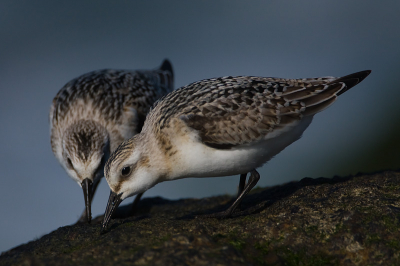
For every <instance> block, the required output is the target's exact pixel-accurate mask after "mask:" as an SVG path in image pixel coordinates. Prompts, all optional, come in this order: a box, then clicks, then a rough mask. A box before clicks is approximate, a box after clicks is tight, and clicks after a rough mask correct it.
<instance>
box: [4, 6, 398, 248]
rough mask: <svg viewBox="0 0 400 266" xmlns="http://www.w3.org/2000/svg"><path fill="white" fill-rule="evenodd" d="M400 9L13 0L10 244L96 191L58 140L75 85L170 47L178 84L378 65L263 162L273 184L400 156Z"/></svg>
mask: <svg viewBox="0 0 400 266" xmlns="http://www.w3.org/2000/svg"><path fill="white" fill-rule="evenodd" d="M399 12H400V2H399V1H386V2H379V3H378V2H376V1H372V0H369V1H367V0H356V1H319V0H315V1H254V0H253V1H197V2H194V1H161V0H158V1H112V2H111V1H107V2H106V1H64V2H60V1H27V0H25V1H23V0H20V1H10V0H3V1H1V2H0V36H1V41H0V124H1V129H0V136H1V137H0V147H1V149H2V152H1V153H0V169H1V171H0V178H1V179H0V180H1V186H0V204H1V207H0V208H1V214H2V215H1V218H0V251H5V250H8V249H10V248H12V247H14V246H16V245H19V244H22V243H24V242H27V241H30V240H33V239H35V238H38V237H40V236H42V235H43V234H46V233H49V232H51V231H52V230H54V229H57V228H58V227H60V226H65V225H69V224H71V223H74V222H76V220H77V219H78V217H79V215H80V214H81V211H82V210H83V207H84V200H83V194H82V191H81V189H80V188H79V187H78V186H77V184H76V183H75V182H74V181H72V179H70V178H69V177H68V176H67V174H66V173H65V172H64V170H63V169H62V168H61V166H60V165H59V164H58V162H57V161H56V159H55V158H54V156H53V154H52V152H51V148H50V143H49V126H48V111H49V108H50V104H51V101H52V99H53V97H54V96H55V95H56V93H57V91H58V90H59V89H60V88H61V87H62V86H63V85H64V84H65V83H67V82H68V81H69V80H71V79H72V78H75V77H77V76H79V75H81V74H83V73H86V72H89V71H92V70H96V69H102V68H118V69H148V68H155V67H157V66H159V65H160V64H161V62H162V60H163V59H164V58H169V59H170V60H171V62H172V64H173V67H174V70H175V77H176V79H175V80H176V82H175V85H176V86H175V87H176V88H177V87H180V86H183V85H186V84H188V83H190V82H194V81H197V80H200V79H204V78H211V77H219V76H225V75H257V76H274V77H283V78H303V77H316V76H343V75H347V74H350V73H353V72H356V71H360V70H365V69H372V74H371V75H370V76H369V77H368V78H367V79H366V80H364V81H363V82H362V83H361V84H359V85H357V86H356V87H355V88H353V89H351V90H350V91H348V92H346V93H345V94H343V95H342V96H341V97H340V98H339V100H338V101H337V102H336V103H335V104H334V105H333V106H332V107H330V108H329V109H327V110H325V111H324V112H323V113H321V114H319V115H317V116H315V118H314V121H313V123H312V124H311V126H310V127H309V128H308V129H307V130H306V131H305V133H304V135H303V138H302V139H300V140H299V141H297V142H295V143H294V144H292V145H291V146H289V147H288V148H287V149H285V150H284V151H283V152H282V153H281V154H279V155H278V156H276V158H274V159H273V160H271V161H270V162H269V163H268V164H267V165H265V166H264V167H263V168H261V169H260V173H261V180H260V182H259V185H260V186H270V185H275V184H282V183H285V182H288V181H291V180H298V179H301V178H303V177H306V176H308V177H319V176H325V177H332V176H334V175H335V174H339V175H347V174H355V173H357V172H359V171H364V172H365V171H373V170H379V169H384V168H399V166H400V156H399V153H400V152H399V151H398V150H397V147H399V145H398V143H399V141H398V137H397V136H398V134H397V133H398V132H399V126H398V125H399V120H400V119H399V115H400V107H399V99H400V88H399V85H398V84H399V74H398V72H399V70H400V49H399V47H400V16H399ZM396 145H397V146H396ZM385 156H386V157H385ZM371 162H379V163H377V164H375V163H371ZM238 180H239V177H238V176H236V177H222V178H212V179H210V178H203V179H193V178H189V179H185V180H179V181H174V182H166V183H162V184H159V185H157V186H156V187H154V188H153V189H151V190H150V191H148V192H146V193H145V196H146V197H153V196H162V197H166V198H170V199H177V198H182V197H197V198H200V197H205V196H210V195H218V194H226V193H229V194H234V193H235V192H236V187H237V185H238ZM108 193H109V189H108V186H107V184H106V182H105V180H103V181H102V182H101V184H100V188H99V190H98V192H97V194H96V196H95V199H94V204H93V207H92V210H93V215H94V216H96V215H99V214H101V213H103V212H104V210H105V207H106V203H107V199H108ZM126 203H130V200H129V201H128V200H127V202H126ZM126 203H125V204H126Z"/></svg>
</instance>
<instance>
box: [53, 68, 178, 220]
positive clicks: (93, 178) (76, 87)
mask: <svg viewBox="0 0 400 266" xmlns="http://www.w3.org/2000/svg"><path fill="white" fill-rule="evenodd" d="M172 90H173V70H172V66H171V63H170V62H169V61H168V60H164V62H163V64H162V65H161V67H160V68H158V69H155V70H137V71H133V70H113V69H104V70H99V71H93V72H90V73H87V74H84V75H82V76H80V77H78V78H76V79H73V80H71V81H70V82H68V83H67V84H66V85H65V86H64V87H63V88H62V89H61V90H60V91H59V92H58V93H57V95H56V97H55V98H54V99H53V104H52V106H51V109H50V134H51V136H50V139H51V148H52V150H53V153H54V155H55V157H56V158H57V160H58V161H59V162H60V164H61V165H62V166H63V167H64V169H65V171H66V172H67V173H68V175H69V176H70V177H71V178H72V179H73V180H74V181H75V182H77V183H78V185H79V186H80V187H81V188H82V189H83V194H84V199H85V210H84V211H83V213H82V215H81V217H80V219H79V221H80V222H83V221H85V220H87V221H88V222H89V223H90V221H91V202H92V199H93V196H94V193H95V191H96V188H97V186H98V184H99V182H100V179H101V178H102V177H103V176H104V165H105V163H106V161H107V160H108V157H109V156H110V154H111V152H113V151H114V150H115V149H116V148H117V147H118V145H119V144H121V142H122V141H124V140H127V139H129V138H130V137H132V136H133V135H135V134H137V133H139V132H140V130H141V128H142V126H143V124H144V119H145V117H146V115H147V113H148V111H149V110H150V107H151V105H152V104H153V103H154V102H155V101H156V100H157V99H159V98H160V97H162V96H164V95H166V94H167V93H168V92H171V91H172ZM140 196H141V194H139V195H138V197H137V200H139V199H140ZM137 200H135V202H137Z"/></svg>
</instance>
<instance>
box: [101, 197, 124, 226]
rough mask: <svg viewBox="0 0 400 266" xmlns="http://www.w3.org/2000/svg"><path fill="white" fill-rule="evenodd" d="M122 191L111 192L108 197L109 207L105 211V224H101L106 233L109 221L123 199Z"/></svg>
mask: <svg viewBox="0 0 400 266" xmlns="http://www.w3.org/2000/svg"><path fill="white" fill-rule="evenodd" d="M121 196H122V193H120V194H118V195H117V193H115V192H112V191H111V192H110V197H109V198H108V203H107V208H106V211H105V213H104V219H103V224H102V226H101V233H104V231H105V230H106V227H107V225H108V223H109V222H110V220H111V216H112V215H113V214H114V212H115V210H116V209H117V208H118V206H119V204H120V203H121V202H122V200H121Z"/></svg>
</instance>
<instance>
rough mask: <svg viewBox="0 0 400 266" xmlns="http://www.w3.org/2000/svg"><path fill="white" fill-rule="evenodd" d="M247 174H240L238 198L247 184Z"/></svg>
mask: <svg viewBox="0 0 400 266" xmlns="http://www.w3.org/2000/svg"><path fill="white" fill-rule="evenodd" d="M246 176H247V173H246V174H241V175H240V181H239V189H238V194H237V197H238V198H239V196H240V194H242V192H243V189H244V187H245V185H246Z"/></svg>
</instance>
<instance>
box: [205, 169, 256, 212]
mask: <svg viewBox="0 0 400 266" xmlns="http://www.w3.org/2000/svg"><path fill="white" fill-rule="evenodd" d="M258 180H260V174H259V173H258V172H257V171H256V170H252V171H251V172H250V176H249V180H248V182H247V184H244V183H246V182H245V181H246V174H241V175H240V183H239V191H238V192H239V193H238V197H237V199H236V200H235V202H233V204H232V205H231V206H230V207H229V208H228V209H227V210H226V211H223V212H217V213H213V214H209V215H203V216H204V217H207V218H220V219H224V218H229V217H231V216H232V214H233V212H234V211H235V210H236V208H237V207H238V206H239V205H240V203H241V202H242V200H243V198H244V197H245V196H246V195H247V194H248V193H249V192H250V190H251V189H252V188H253V187H254V186H255V185H256V184H257V182H258ZM243 187H244V188H243Z"/></svg>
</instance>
